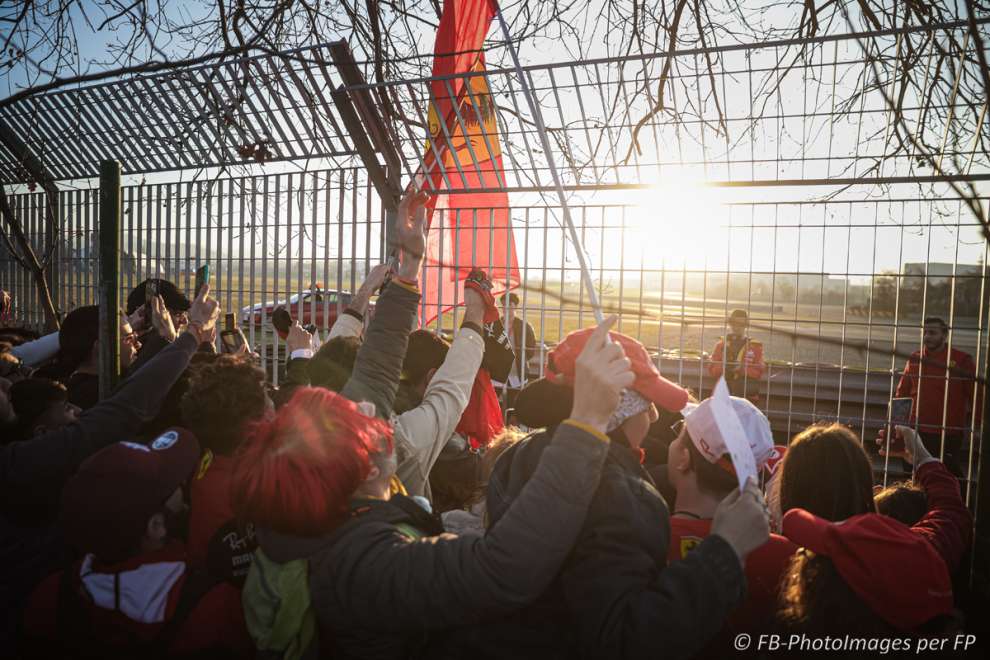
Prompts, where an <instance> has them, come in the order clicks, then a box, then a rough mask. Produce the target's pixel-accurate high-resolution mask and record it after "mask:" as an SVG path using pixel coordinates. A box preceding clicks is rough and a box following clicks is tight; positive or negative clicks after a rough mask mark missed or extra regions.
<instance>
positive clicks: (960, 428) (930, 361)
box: [896, 316, 982, 477]
mask: <svg viewBox="0 0 990 660" xmlns="http://www.w3.org/2000/svg"><path fill="white" fill-rule="evenodd" d="M923 328H924V334H923V346H922V347H921V349H920V350H917V351H915V352H914V353H912V354H911V357H909V358H908V361H907V364H906V365H905V367H904V372H903V374H902V375H901V379H900V381H899V382H898V384H897V393H896V396H898V397H910V398H911V399H912V400H913V401H914V406H913V407H912V410H911V424H912V425H915V424H916V425H917V429H918V433H919V434H920V437H921V440H922V441H923V442H924V443H925V447H926V448H927V449H928V451H929V452H931V453H932V455H934V456H943V449H944V460H945V465H946V467H948V468H949V469H950V470H951V471H952V473H953V474H955V475H956V476H957V477H963V476H964V475H965V471H964V468H965V467H966V462H967V458H968V456H969V443H968V442H967V441H968V439H969V438H971V437H972V430H973V428H975V427H976V426H977V425H978V424H979V422H980V417H981V415H980V413H981V411H982V403H980V404H979V405H976V407H975V409H974V404H973V388H974V387H975V385H976V364H975V363H974V362H973V356H972V355H970V354H969V353H966V352H964V351H960V350H959V349H957V348H953V349H951V350H950V349H949V345H948V341H947V340H948V336H949V326H948V325H947V324H946V322H945V321H944V320H942V319H940V318H938V317H934V316H932V317H929V318H926V319H925V321H924V324H923ZM943 438H944V443H943Z"/></svg>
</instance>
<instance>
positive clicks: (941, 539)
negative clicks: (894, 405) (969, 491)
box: [897, 426, 973, 572]
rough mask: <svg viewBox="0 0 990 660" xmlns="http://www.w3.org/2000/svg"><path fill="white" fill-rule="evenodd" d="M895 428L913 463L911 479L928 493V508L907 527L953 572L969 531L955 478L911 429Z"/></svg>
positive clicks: (968, 516)
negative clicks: (926, 541) (915, 521)
mask: <svg viewBox="0 0 990 660" xmlns="http://www.w3.org/2000/svg"><path fill="white" fill-rule="evenodd" d="M897 432H898V434H899V435H900V436H901V437H903V438H904V453H905V455H906V457H907V459H908V460H910V461H911V463H912V465H914V478H915V481H917V482H918V483H920V484H921V487H922V488H923V489H924V490H925V495H926V496H927V497H928V512H927V513H926V514H925V515H924V517H923V518H922V519H921V520H919V521H918V522H917V523H916V524H915V525H914V526H912V527H911V531H913V532H914V533H915V534H920V535H921V536H924V537H925V538H926V539H927V540H928V542H929V543H931V544H932V547H933V548H935V550H936V551H937V552H938V554H940V555H941V556H942V559H944V560H945V565H946V566H948V568H949V571H950V572H953V571H955V570H956V569H957V568H959V564H960V563H961V562H962V557H963V555H964V554H965V553H966V548H967V547H969V542H970V538H971V537H972V534H973V515H972V514H971V513H970V512H969V509H967V508H966V503H965V502H963V499H962V496H961V495H960V494H959V480H958V479H956V477H955V476H953V474H952V473H951V472H949V469H948V468H946V467H945V465H943V464H942V463H941V461H939V460H938V459H936V458H934V457H932V455H931V454H930V453H929V452H928V449H926V448H925V445H924V443H923V442H922V441H921V439H920V438H919V437H918V434H917V433H915V431H914V429H911V428H909V427H907V426H898V427H897Z"/></svg>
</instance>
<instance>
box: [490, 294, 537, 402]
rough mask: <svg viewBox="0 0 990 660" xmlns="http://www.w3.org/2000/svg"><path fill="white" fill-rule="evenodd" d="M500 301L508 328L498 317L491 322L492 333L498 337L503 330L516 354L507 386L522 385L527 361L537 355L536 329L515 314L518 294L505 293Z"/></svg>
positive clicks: (524, 379)
mask: <svg viewBox="0 0 990 660" xmlns="http://www.w3.org/2000/svg"><path fill="white" fill-rule="evenodd" d="M501 302H502V305H503V306H504V307H505V309H506V310H508V328H507V329H506V327H505V324H504V323H503V320H502V319H501V318H499V319H498V320H497V321H494V322H493V331H492V334H493V335H494V336H495V337H498V336H500V335H501V334H502V332H505V333H506V334H507V335H508V337H509V341H510V342H512V351H513V352H514V353H515V354H516V360H515V362H513V363H512V371H511V373H510V374H509V386H510V387H522V385H523V383H525V382H526V373H527V367H528V365H529V361H530V360H532V359H533V358H534V357H535V356H536V355H537V346H536V331H535V330H534V329H533V324H532V323H530V322H529V321H526V320H525V319H522V318H519V317H518V316H516V309H517V308H518V307H519V296H518V295H516V294H515V293H506V294H505V295H504V296H502V301H501Z"/></svg>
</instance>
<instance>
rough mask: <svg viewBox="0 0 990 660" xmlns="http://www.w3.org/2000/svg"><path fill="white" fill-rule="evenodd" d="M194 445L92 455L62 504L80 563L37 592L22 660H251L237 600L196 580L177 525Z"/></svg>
mask: <svg viewBox="0 0 990 660" xmlns="http://www.w3.org/2000/svg"><path fill="white" fill-rule="evenodd" d="M198 462H199V443H197V442H196V438H195V437H193V435H192V434H191V433H189V432H188V431H185V430H183V429H178V428H173V429H169V430H168V431H165V432H164V433H162V434H161V435H160V436H158V437H157V438H156V439H155V440H153V441H152V442H151V443H150V444H147V445H144V444H137V443H132V442H118V443H116V444H113V445H110V446H109V447H106V448H105V449H103V450H101V451H100V452H98V453H96V454H94V455H93V456H92V457H91V458H90V459H89V460H87V461H86V462H85V463H83V465H82V466H81V467H80V469H79V472H77V473H76V475H75V476H74V477H73V478H72V479H70V480H69V482H68V483H67V484H66V486H65V489H64V491H63V494H62V511H61V516H60V526H61V528H62V530H63V533H64V535H65V538H66V540H67V541H68V542H69V543H70V544H71V545H73V546H75V548H76V549H77V550H79V551H80V552H82V553H84V555H83V559H82V560H81V561H79V562H76V563H75V564H73V565H72V567H71V568H70V569H68V570H66V571H63V572H61V573H57V574H55V575H53V576H51V577H49V578H48V579H47V580H45V581H44V582H42V583H41V585H40V586H39V587H38V588H37V590H35V592H34V594H33V596H32V597H31V601H30V604H29V606H28V608H27V611H26V613H25V618H24V629H25V632H26V641H27V642H28V643H27V644H25V648H24V649H22V651H23V653H24V655H25V657H30V656H34V655H37V656H39V657H58V656H60V655H63V654H64V653H66V652H68V651H69V650H71V651H72V652H74V653H78V652H79V651H82V653H83V654H84V655H92V656H108V655H120V656H124V657H127V656H130V657H139V656H140V655H142V654H143V653H144V652H146V651H148V650H155V651H163V650H164V651H165V653H166V654H167V655H169V656H170V657H171V656H173V655H183V654H188V653H194V652H204V653H228V654H230V653H232V654H234V655H235V656H241V655H244V656H248V657H250V654H251V652H252V650H253V644H252V643H251V640H250V638H249V637H248V635H247V630H246V627H245V625H244V615H243V613H242V610H241V599H240V591H239V590H238V589H236V588H235V587H233V586H231V585H229V584H218V583H217V581H216V580H212V579H209V578H205V577H203V576H201V575H200V574H197V573H194V572H193V571H191V570H190V569H189V567H188V564H187V562H186V551H185V547H184V545H183V543H182V542H181V541H179V540H177V539H176V538H175V528H176V527H177V525H176V524H175V523H176V521H177V520H178V519H180V518H181V511H182V509H183V504H182V501H183V498H182V486H183V484H185V483H186V482H187V481H188V480H189V478H190V476H191V475H192V473H193V471H194V470H195V469H196V465H197V463H198Z"/></svg>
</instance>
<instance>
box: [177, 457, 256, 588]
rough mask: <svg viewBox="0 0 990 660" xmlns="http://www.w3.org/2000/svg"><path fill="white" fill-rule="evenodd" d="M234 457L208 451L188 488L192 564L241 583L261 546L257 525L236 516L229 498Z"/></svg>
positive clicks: (235, 582)
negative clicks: (258, 540) (258, 541)
mask: <svg viewBox="0 0 990 660" xmlns="http://www.w3.org/2000/svg"><path fill="white" fill-rule="evenodd" d="M233 467H234V459H232V458H231V457H229V456H219V455H214V454H213V452H211V451H209V450H207V451H206V452H205V453H204V454H203V460H202V461H201V463H200V466H199V472H198V473H197V474H196V476H195V477H194V478H193V480H192V485H191V487H190V490H189V501H190V513H189V539H188V543H187V546H186V547H187V549H188V553H189V564H190V566H192V567H194V568H201V569H205V570H207V571H208V572H209V573H210V574H211V575H213V576H215V577H217V578H220V579H223V580H228V581H230V582H233V583H234V584H236V585H238V586H240V585H242V584H243V583H244V579H245V578H246V577H247V573H248V569H250V568H251V558H252V553H253V552H254V551H255V549H256V548H257V547H258V543H257V540H256V539H255V534H254V526H253V525H251V524H250V523H248V524H244V525H242V524H240V523H238V521H237V520H236V519H235V516H234V509H233V507H232V505H231V499H230V478H231V473H232V470H233Z"/></svg>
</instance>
